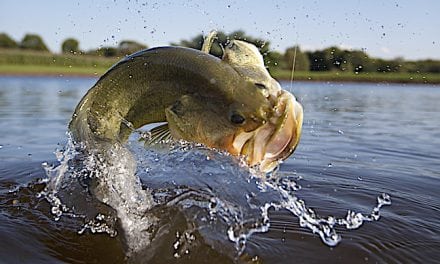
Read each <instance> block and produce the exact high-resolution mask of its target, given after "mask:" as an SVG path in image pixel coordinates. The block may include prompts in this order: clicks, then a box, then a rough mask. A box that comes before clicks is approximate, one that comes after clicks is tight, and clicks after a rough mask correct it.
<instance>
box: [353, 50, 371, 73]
mask: <svg viewBox="0 0 440 264" xmlns="http://www.w3.org/2000/svg"><path fill="white" fill-rule="evenodd" d="M347 59H348V61H349V63H350V64H351V68H352V69H353V71H354V72H372V71H375V69H374V66H373V65H372V62H371V58H370V57H368V55H367V53H365V52H364V51H361V50H353V51H351V52H349V53H348V54H347Z"/></svg>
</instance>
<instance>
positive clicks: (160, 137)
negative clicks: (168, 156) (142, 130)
mask: <svg viewBox="0 0 440 264" xmlns="http://www.w3.org/2000/svg"><path fill="white" fill-rule="evenodd" d="M149 132H150V133H151V136H150V138H149V139H147V140H146V141H145V145H154V144H159V143H162V142H166V141H169V140H172V139H173V137H172V136H171V133H170V129H169V127H168V124H163V125H160V126H157V127H155V128H153V129H151V130H150V131H149Z"/></svg>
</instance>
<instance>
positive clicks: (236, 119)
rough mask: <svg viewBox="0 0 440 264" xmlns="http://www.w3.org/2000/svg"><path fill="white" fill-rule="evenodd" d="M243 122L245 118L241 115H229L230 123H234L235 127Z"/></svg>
mask: <svg viewBox="0 0 440 264" xmlns="http://www.w3.org/2000/svg"><path fill="white" fill-rule="evenodd" d="M244 121H245V118H244V117H243V116H242V115H240V114H237V113H232V115H231V122H232V123H234V124H236V125H241V124H243V123H244Z"/></svg>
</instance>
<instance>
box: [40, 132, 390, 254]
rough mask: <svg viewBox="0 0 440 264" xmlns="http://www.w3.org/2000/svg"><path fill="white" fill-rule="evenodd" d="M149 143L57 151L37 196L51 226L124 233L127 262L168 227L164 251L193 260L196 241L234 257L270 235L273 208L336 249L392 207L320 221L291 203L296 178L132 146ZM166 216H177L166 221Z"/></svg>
mask: <svg viewBox="0 0 440 264" xmlns="http://www.w3.org/2000/svg"><path fill="white" fill-rule="evenodd" d="M148 136H149V134H148V133H147V134H138V137H139V138H137V139H135V140H131V141H130V142H129V144H128V145H127V146H121V145H112V146H111V147H109V148H106V149H105V151H104V152H103V151H101V152H99V153H92V154H89V155H84V154H83V153H84V152H83V147H82V146H75V144H73V142H72V140H69V143H68V144H67V145H66V147H65V150H64V151H59V152H57V154H56V155H57V160H58V163H57V164H56V165H55V166H49V165H47V164H43V167H44V168H45V170H46V174H47V175H48V178H47V180H46V182H47V185H46V188H45V189H44V191H43V192H42V193H41V195H43V196H44V197H45V198H46V200H47V201H49V203H50V204H51V212H52V214H53V215H54V216H55V220H58V219H60V217H62V216H69V217H77V218H83V219H84V224H83V226H81V227H80V228H79V230H78V234H84V233H85V232H90V233H106V234H108V235H109V236H111V237H115V236H117V235H118V234H123V235H124V239H125V241H126V243H127V245H128V248H129V249H128V253H127V254H128V255H130V254H131V253H133V252H134V253H136V252H139V251H142V250H145V249H146V248H148V247H150V243H152V241H153V242H154V243H156V244H157V243H161V242H160V241H161V239H160V238H161V236H164V235H163V234H162V233H163V232H162V233H161V231H160V230H162V229H163V228H164V227H166V228H168V229H170V230H175V231H173V232H174V233H173V234H174V238H173V239H172V241H173V242H172V243H171V244H170V245H169V247H170V248H172V249H173V252H174V253H173V257H174V258H182V257H185V256H186V255H189V254H191V252H192V250H195V249H196V248H197V244H198V243H197V241H199V240H201V239H202V240H203V241H204V242H206V243H208V244H210V245H211V247H212V248H215V249H216V250H218V251H219V252H231V250H230V249H229V248H228V246H226V244H227V243H225V242H226V241H231V242H233V243H232V245H231V246H232V251H234V249H235V256H240V255H242V254H243V253H244V252H245V250H246V244H247V242H248V240H249V239H250V238H251V237H252V235H253V234H255V233H265V232H268V230H269V229H270V214H269V210H271V209H275V210H287V211H289V212H290V213H292V215H293V216H294V218H293V219H297V221H299V224H300V226H302V227H306V228H308V229H309V230H311V232H313V233H315V234H317V235H319V237H320V238H321V240H322V241H323V243H325V244H326V245H328V246H336V245H337V244H338V243H339V242H340V241H341V236H340V235H339V234H338V233H337V232H336V227H338V226H339V227H344V228H346V229H356V228H359V227H360V226H361V225H362V224H363V223H364V222H371V221H377V220H379V218H380V209H381V207H383V206H385V205H390V204H391V199H390V196H389V195H387V194H382V195H380V196H379V197H378V198H377V205H376V206H374V207H373V209H372V211H371V213H370V214H362V213H359V212H354V211H351V210H349V211H348V212H347V215H346V217H345V218H337V217H334V216H326V217H322V216H319V215H317V214H316V212H315V211H314V210H312V209H311V208H308V207H307V206H306V203H305V201H304V200H302V199H300V198H298V197H297V195H296V192H298V191H299V190H301V186H300V185H299V184H298V183H297V182H296V181H297V179H298V178H300V176H295V177H293V176H292V174H289V173H286V172H283V173H278V172H277V171H274V172H272V173H270V174H267V175H264V174H262V173H259V172H257V171H255V170H254V169H253V168H249V167H247V166H246V165H245V162H243V160H239V159H237V158H235V157H233V156H231V155H229V154H228V153H225V152H221V151H215V150H212V149H208V148H206V147H204V146H202V145H199V144H192V143H187V142H173V143H171V144H157V145H155V146H153V147H151V148H149V149H145V148H144V147H143V144H142V143H139V142H138V140H139V139H144V140H145V137H147V140H148ZM167 143H170V142H167ZM92 205H93V206H92ZM103 205H105V206H103ZM91 207H93V208H91ZM169 210H171V211H173V210H174V211H175V210H177V211H176V212H178V213H176V212H174V211H173V212H174V213H171V216H167V217H165V214H164V212H165V211H169ZM176 217H178V218H180V217H182V219H180V220H179V221H180V222H179V224H174V225H173V223H171V222H166V219H167V218H169V219H173V218H176ZM118 222H119V223H120V226H121V227H122V230H123V232H122V233H121V232H118V231H117V228H116V226H118V224H117V223H118ZM173 228H174V229H173ZM163 241H169V240H166V239H163ZM167 243H168V242H167ZM229 254H230V253H229Z"/></svg>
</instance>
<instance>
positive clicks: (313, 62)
mask: <svg viewBox="0 0 440 264" xmlns="http://www.w3.org/2000/svg"><path fill="white" fill-rule="evenodd" d="M306 54H307V56H308V57H309V62H310V70H311V71H329V70H331V69H332V65H331V62H330V58H328V57H327V54H326V52H325V51H324V50H316V51H313V52H307V53H306Z"/></svg>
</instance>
